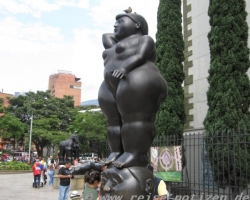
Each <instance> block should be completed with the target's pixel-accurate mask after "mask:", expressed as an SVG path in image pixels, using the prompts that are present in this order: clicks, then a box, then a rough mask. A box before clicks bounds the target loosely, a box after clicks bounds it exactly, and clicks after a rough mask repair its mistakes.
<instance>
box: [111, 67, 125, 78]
mask: <svg viewBox="0 0 250 200" xmlns="http://www.w3.org/2000/svg"><path fill="white" fill-rule="evenodd" d="M111 73H112V76H113V77H115V78H120V79H122V78H125V77H126V76H127V74H126V71H125V69H123V68H120V69H116V70H115V71H111Z"/></svg>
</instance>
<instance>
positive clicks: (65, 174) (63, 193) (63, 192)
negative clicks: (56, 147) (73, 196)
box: [58, 161, 74, 200]
mask: <svg viewBox="0 0 250 200" xmlns="http://www.w3.org/2000/svg"><path fill="white" fill-rule="evenodd" d="M70 166H71V162H70V161H67V162H66V164H65V165H64V166H62V167H61V168H60V169H59V172H58V177H59V178H60V185H59V198H58V200H68V194H69V188H70V178H74V176H73V175H72V173H71V171H70V170H69V168H70Z"/></svg>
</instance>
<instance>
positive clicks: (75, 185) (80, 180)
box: [53, 169, 84, 191]
mask: <svg viewBox="0 0 250 200" xmlns="http://www.w3.org/2000/svg"><path fill="white" fill-rule="evenodd" d="M59 184H60V178H59V177H58V169H57V170H55V173H54V185H53V189H58V187H59ZM83 185H84V175H74V178H72V179H70V191H72V190H83Z"/></svg>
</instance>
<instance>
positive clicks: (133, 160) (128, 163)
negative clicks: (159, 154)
mask: <svg viewBox="0 0 250 200" xmlns="http://www.w3.org/2000/svg"><path fill="white" fill-rule="evenodd" d="M113 165H114V166H116V167H117V168H119V169H121V168H126V167H132V166H144V167H145V166H147V159H146V157H145V156H144V155H141V156H135V155H134V154H132V153H128V152H124V153H123V154H122V155H121V156H120V157H119V158H118V159H117V160H116V161H114V162H113Z"/></svg>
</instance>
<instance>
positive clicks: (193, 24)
mask: <svg viewBox="0 0 250 200" xmlns="http://www.w3.org/2000/svg"><path fill="white" fill-rule="evenodd" d="M246 4H247V6H246V11H247V12H248V17H247V22H248V26H249V27H250V1H249V0H246ZM232 6H233V5H232ZM208 7H209V0H183V22H184V41H185V51H184V54H185V62H184V72H185V81H184V93H185V100H184V102H185V112H186V117H187V118H186V124H185V130H184V132H190V131H198V130H204V126H203V121H204V119H205V116H206V113H207V110H208V106H207V95H206V92H207V90H208V81H207V77H208V69H209V67H210V50H209V43H208V37H207V35H208V32H209V31H210V25H209V16H208ZM248 46H249V47H250V29H249V39H248ZM248 75H250V71H249V72H248Z"/></svg>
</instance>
